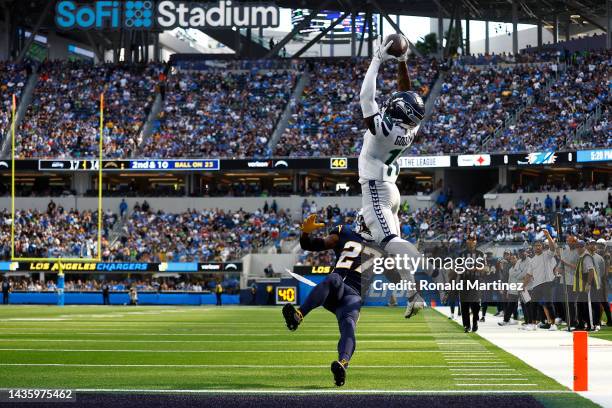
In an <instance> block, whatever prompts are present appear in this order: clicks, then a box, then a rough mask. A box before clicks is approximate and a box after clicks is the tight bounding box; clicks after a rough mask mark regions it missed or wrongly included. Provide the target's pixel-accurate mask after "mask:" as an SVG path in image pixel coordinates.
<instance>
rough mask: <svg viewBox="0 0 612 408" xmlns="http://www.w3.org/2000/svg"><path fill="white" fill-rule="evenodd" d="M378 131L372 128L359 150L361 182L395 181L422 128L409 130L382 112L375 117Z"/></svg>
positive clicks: (367, 132) (375, 125)
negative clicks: (405, 153)
mask: <svg viewBox="0 0 612 408" xmlns="http://www.w3.org/2000/svg"><path fill="white" fill-rule="evenodd" d="M374 127H375V130H376V134H372V132H371V131H370V129H368V130H367V131H366V133H365V135H364V138H363V139H364V140H363V147H362V148H361V153H359V183H361V184H363V183H366V182H368V181H370V180H376V181H388V182H391V183H395V181H396V180H397V176H398V175H399V171H400V167H399V163H398V159H399V157H401V156H402V153H404V151H405V150H406V149H407V148H408V147H409V146H410V145H411V144H412V141H413V140H414V137H415V135H416V134H417V132H418V131H419V127H418V126H417V127H415V128H414V129H411V130H409V131H406V130H405V129H403V128H402V127H400V126H397V125H394V124H393V122H391V121H390V120H385V119H383V115H382V114H381V113H380V112H379V113H377V114H376V115H375V116H374Z"/></svg>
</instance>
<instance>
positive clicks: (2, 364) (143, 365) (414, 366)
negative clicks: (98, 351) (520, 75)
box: [0, 363, 446, 370]
mask: <svg viewBox="0 0 612 408" xmlns="http://www.w3.org/2000/svg"><path fill="white" fill-rule="evenodd" d="M0 367H123V368H151V367H155V368H217V369H220V368H254V369H261V368H278V369H289V370H291V369H296V368H297V369H300V368H317V369H318V368H324V369H329V364H325V365H299V364H296V365H276V364H80V363H0ZM444 367H446V366H445V365H405V364H404V365H354V364H352V365H351V369H394V368H397V369H406V368H444Z"/></svg>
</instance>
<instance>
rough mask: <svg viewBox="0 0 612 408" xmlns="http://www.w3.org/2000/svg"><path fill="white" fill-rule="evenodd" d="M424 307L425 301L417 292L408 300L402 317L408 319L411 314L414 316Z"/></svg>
mask: <svg viewBox="0 0 612 408" xmlns="http://www.w3.org/2000/svg"><path fill="white" fill-rule="evenodd" d="M424 307H425V301H424V300H423V298H422V297H421V295H419V294H418V293H417V294H416V295H414V297H413V298H412V300H408V304H407V305H406V312H404V317H405V318H406V319H410V318H411V317H412V316H415V315H416V314H417V313H419V312H420V311H421V309H423V308H424Z"/></svg>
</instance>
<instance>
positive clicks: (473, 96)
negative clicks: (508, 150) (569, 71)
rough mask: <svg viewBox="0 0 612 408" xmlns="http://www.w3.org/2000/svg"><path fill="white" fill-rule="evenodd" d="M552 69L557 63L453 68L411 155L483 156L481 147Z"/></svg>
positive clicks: (531, 96) (541, 84)
mask: <svg viewBox="0 0 612 408" xmlns="http://www.w3.org/2000/svg"><path fill="white" fill-rule="evenodd" d="M555 70H556V64H555V65H554V68H553V66H551V65H549V64H543V65H541V66H540V65H517V66H499V65H495V66H490V67H474V66H457V67H454V68H453V69H452V70H451V71H450V72H449V73H448V74H447V75H446V78H445V81H444V84H443V85H442V92H441V94H440V96H439V97H438V99H437V100H436V103H435V109H434V112H433V114H432V116H431V118H430V120H429V121H427V122H426V123H425V124H423V126H422V130H421V134H420V140H419V143H415V144H414V145H413V147H411V151H412V153H415V154H418V153H429V154H433V153H436V152H445V153H470V152H472V153H474V152H475V153H477V152H481V151H483V142H484V141H485V140H487V139H488V138H490V137H492V136H493V134H494V133H495V131H496V130H497V129H498V128H499V127H502V126H503V125H504V122H505V121H506V120H507V119H509V118H510V117H511V116H512V115H513V114H514V113H516V110H517V109H518V108H519V107H520V106H522V105H524V104H525V103H527V100H528V99H529V98H533V97H534V94H535V93H537V92H538V90H539V89H540V88H542V87H544V86H546V83H547V81H548V80H550V79H551V78H552V77H553V75H554V74H555V73H554V71H555ZM495 142H496V141H495ZM500 145H501V146H503V145H504V144H503V143H501V142H500ZM495 146H497V145H495ZM487 148H489V146H487Z"/></svg>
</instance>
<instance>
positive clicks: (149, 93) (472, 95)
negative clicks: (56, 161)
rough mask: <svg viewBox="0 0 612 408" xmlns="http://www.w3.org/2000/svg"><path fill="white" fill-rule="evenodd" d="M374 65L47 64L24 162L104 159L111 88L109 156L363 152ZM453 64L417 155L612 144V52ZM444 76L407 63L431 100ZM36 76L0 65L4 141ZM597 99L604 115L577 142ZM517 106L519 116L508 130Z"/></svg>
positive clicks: (22, 147) (388, 86)
mask: <svg viewBox="0 0 612 408" xmlns="http://www.w3.org/2000/svg"><path fill="white" fill-rule="evenodd" d="M368 63H369V60H368V59H367V58H342V59H310V60H307V61H306V60H304V61H300V60H296V61H290V62H285V63H283V64H281V65H278V64H272V65H271V66H270V67H268V68H265V67H266V63H265V61H262V62H258V63H252V62H244V61H242V62H241V61H221V60H220V61H207V62H206V63H204V64H200V65H202V66H199V65H198V66H195V65H194V64H193V63H181V64H178V66H175V67H174V68H173V69H172V72H171V73H170V74H169V75H168V76H166V71H165V70H164V67H162V66H161V65H158V64H149V65H136V64H98V65H93V64H92V63H90V62H84V61H80V62H76V61H46V62H44V63H42V64H41V65H40V66H39V67H38V70H37V75H38V83H37V85H36V87H35V88H34V93H33V99H32V101H31V103H30V104H29V106H28V107H27V109H26V114H25V118H24V120H23V121H22V122H21V124H20V125H19V127H18V129H17V143H16V154H17V155H18V156H19V157H22V158H30V157H54V158H67V157H74V158H79V157H96V156H97V155H98V146H99V144H98V137H99V124H100V122H99V96H100V94H101V93H104V95H105V112H104V113H105V118H104V129H103V130H104V155H105V157H109V158H118V157H132V156H133V155H138V156H143V157H152V158H169V157H230V158H231V157H235V158H244V157H266V156H270V155H275V156H291V157H296V156H303V157H318V156H333V155H343V156H356V155H358V153H359V150H360V148H361V143H362V139H363V138H362V133H363V131H364V128H363V120H362V117H361V109H360V107H359V89H360V86H361V82H362V80H363V77H364V75H365V72H366V70H367V67H368ZM468 64H469V65H468ZM277 65H278V66H277ZM450 65H451V68H450V69H449V70H448V71H446V72H445V74H444V75H445V80H444V83H443V85H442V89H441V93H440V95H439V96H438V98H437V99H436V101H435V105H434V109H433V112H432V115H431V117H430V118H429V120H428V121H426V122H424V123H423V125H422V126H421V131H420V135H419V137H418V138H417V140H416V142H415V143H414V144H413V146H411V147H410V149H409V152H410V153H411V154H440V153H470V152H482V151H487V152H498V151H504V152H525V151H542V150H546V149H554V150H561V149H582V148H588V147H594V146H607V145H609V144H610V143H611V142H612V129H611V126H610V115H611V114H610V108H609V102H610V91H609V89H610V79H609V70H610V66H611V65H612V52H610V51H601V52H592V53H591V52H581V53H574V54H570V55H565V54H563V53H561V54H559V53H558V52H557V51H551V52H540V53H528V54H521V55H518V56H512V55H504V54H499V55H476V56H467V57H461V58H458V59H456V60H454V61H452V62H451V64H450ZM179 67H180V68H179ZM262 67H264V68H262ZM439 68H440V67H439V64H438V61H437V60H436V59H421V58H412V59H410V60H409V72H410V76H411V78H412V82H413V85H414V88H415V89H416V90H417V91H418V92H419V93H420V94H421V95H422V96H423V97H424V98H427V96H428V95H429V93H430V90H431V87H432V86H433V83H434V81H435V80H436V79H437V77H438V73H439ZM303 70H307V71H309V72H310V77H311V80H310V83H309V84H308V85H307V86H306V88H305V90H304V92H303V95H302V96H301V97H300V98H299V100H290V97H291V94H292V92H293V90H294V88H295V85H296V81H297V78H298V75H299V72H300V71H303ZM30 72H31V70H30V69H29V66H28V65H23V64H12V63H6V62H3V63H0V89H1V90H2V97H0V98H1V99H0V104H1V109H0V133H2V134H6V131H7V130H8V125H9V122H10V104H11V95H12V94H13V93H16V94H17V96H18V97H19V96H20V93H21V90H22V89H23V87H24V85H25V83H26V80H27V78H28V74H29V73H30ZM396 75H397V73H396V69H395V68H394V67H392V66H391V65H389V66H385V67H384V68H383V69H382V70H381V74H380V75H379V83H378V90H379V98H380V99H381V101H379V102H381V103H382V100H383V99H384V98H385V96H386V95H388V94H389V93H390V92H391V91H392V90H394V89H396ZM157 91H159V93H160V94H161V96H162V97H163V98H164V101H163V107H162V111H161V113H160V114H159V115H158V118H157V120H155V121H154V130H153V134H152V135H151V136H150V137H146V138H144V140H141V130H142V128H143V125H144V123H145V120H146V119H147V116H148V113H149V112H150V109H151V107H152V102H153V100H154V98H155V96H156V95H157ZM287 104H289V107H290V108H291V117H290V120H289V124H288V127H287V128H286V129H285V130H284V133H283V135H282V136H281V138H280V140H279V142H278V143H276V144H275V146H274V148H273V150H272V151H271V150H270V137H271V136H272V133H273V131H274V129H275V127H276V125H277V123H278V120H279V118H280V116H281V113H282V112H283V110H284V109H285V108H286V107H287ZM597 105H600V106H602V107H603V108H602V110H603V114H602V118H601V119H600V120H597V121H595V122H594V123H593V124H592V125H591V127H590V128H589V129H587V132H583V133H581V134H580V135H577V134H576V129H577V128H578V127H579V126H580V125H581V124H582V123H583V122H584V120H585V118H586V117H587V115H588V114H590V113H592V112H593V111H594V110H595V108H596V106H597ZM517 112H518V113H520V114H519V115H518V120H517V122H516V123H515V124H514V123H513V124H508V126H505V125H507V123H506V120H507V119H509V118H512V117H514V116H515V113H517Z"/></svg>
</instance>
